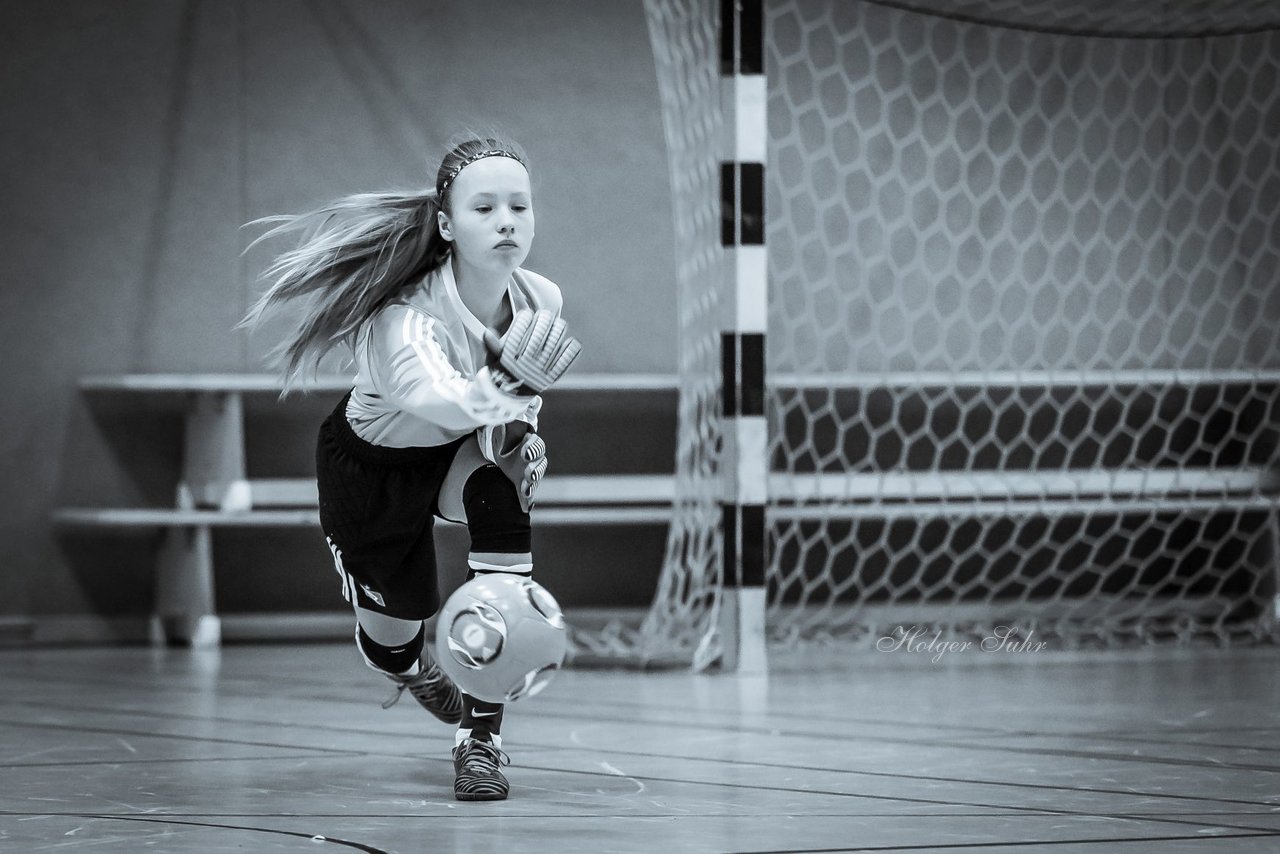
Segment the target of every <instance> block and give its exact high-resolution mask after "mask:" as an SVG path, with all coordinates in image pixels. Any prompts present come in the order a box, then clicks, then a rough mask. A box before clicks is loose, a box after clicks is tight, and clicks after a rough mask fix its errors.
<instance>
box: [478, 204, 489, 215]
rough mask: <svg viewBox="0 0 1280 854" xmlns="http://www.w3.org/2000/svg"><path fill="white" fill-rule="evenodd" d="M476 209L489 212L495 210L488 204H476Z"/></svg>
mask: <svg viewBox="0 0 1280 854" xmlns="http://www.w3.org/2000/svg"><path fill="white" fill-rule="evenodd" d="M476 210H477V211H479V212H480V213H488V212H489V211H491V210H493V208H491V207H489V206H488V205H476Z"/></svg>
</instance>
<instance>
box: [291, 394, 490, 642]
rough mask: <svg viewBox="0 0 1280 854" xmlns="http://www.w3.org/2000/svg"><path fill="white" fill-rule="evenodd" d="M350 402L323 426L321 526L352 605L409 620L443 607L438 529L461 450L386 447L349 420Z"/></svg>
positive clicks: (453, 444) (319, 466) (319, 460)
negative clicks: (444, 490) (445, 489)
mask: <svg viewBox="0 0 1280 854" xmlns="http://www.w3.org/2000/svg"><path fill="white" fill-rule="evenodd" d="M346 408H347V397H344V398H343V399H342V402H341V403H339V404H338V406H337V408H336V409H334V410H333V412H332V413H330V415H329V417H328V418H326V419H325V420H324V423H322V424H321V425H320V435H319V439H318V442H317V444H316V480H317V483H318V485H319V489H320V527H321V528H322V529H323V530H324V534H325V538H326V539H327V540H328V542H329V550H330V551H332V552H333V560H334V565H335V567H336V568H337V570H338V574H339V575H340V576H342V592H343V595H344V596H345V597H346V598H347V601H349V602H352V603H354V604H356V605H359V606H360V607H361V608H367V609H369V610H372V611H379V612H381V613H383V614H386V615H388V616H391V617H399V618H401V619H405V620H425V619H426V618H428V617H430V616H431V615H432V614H434V613H435V612H436V611H437V610H439V608H440V590H439V587H438V586H437V583H436V550H435V538H434V536H433V526H434V524H435V516H436V515H438V513H439V506H438V504H437V498H438V497H439V494H440V486H441V484H443V483H444V478H445V475H446V474H448V472H449V466H450V465H451V464H452V463H453V457H454V455H455V454H456V453H457V452H458V448H460V447H461V446H462V443H463V442H465V441H466V440H467V438H468V437H466V436H464V437H462V438H461V439H457V440H455V441H453V442H450V443H449V444H447V445H439V446H435V447H421V448H388V447H383V446H381V445H374V444H372V443H370V442H366V441H365V440H364V439H361V438H360V437H359V436H357V435H356V433H355V431H354V430H352V429H351V425H350V424H349V423H348V422H347V417H346Z"/></svg>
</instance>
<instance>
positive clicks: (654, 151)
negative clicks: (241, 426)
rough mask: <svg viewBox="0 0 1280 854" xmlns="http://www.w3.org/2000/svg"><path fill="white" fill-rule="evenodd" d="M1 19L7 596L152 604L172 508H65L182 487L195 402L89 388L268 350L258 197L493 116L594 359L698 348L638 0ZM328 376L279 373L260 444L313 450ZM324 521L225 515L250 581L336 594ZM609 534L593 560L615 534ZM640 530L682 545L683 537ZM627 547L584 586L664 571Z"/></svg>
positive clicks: (569, 405) (654, 423)
mask: <svg viewBox="0 0 1280 854" xmlns="http://www.w3.org/2000/svg"><path fill="white" fill-rule="evenodd" d="M0 23H2V24H3V26H2V27H0V38H2V39H3V40H4V41H3V46H2V48H0V56H2V57H3V59H0V62H2V63H3V74H2V75H0V81H2V82H0V86H2V87H3V89H2V90H0V110H2V111H3V112H2V115H3V121H2V122H0V125H2V126H3V128H4V130H3V134H4V136H3V142H2V143H0V157H3V158H4V161H3V166H4V191H3V193H0V206H3V222H4V223H5V228H4V230H3V236H2V237H0V241H3V246H2V247H0V299H2V303H0V318H2V320H0V322H2V323H3V335H2V336H0V339H2V340H3V345H2V346H3V347H4V353H5V356H6V358H5V361H6V363H7V364H8V365H9V370H8V382H7V386H8V393H7V394H5V395H4V397H3V400H2V401H0V437H2V441H3V456H4V474H5V477H4V479H3V482H2V484H0V511H2V512H0V526H2V530H0V543H3V545H0V548H2V549H3V552H0V615H17V614H32V615H37V616H38V615H47V614H134V613H145V612H146V611H147V609H148V607H149V597H150V578H149V568H148V558H149V554H150V551H151V550H152V549H153V548H154V545H155V543H154V537H147V536H134V537H119V536H116V537H110V536H107V537H104V536H103V535H101V534H95V535H83V534H77V535H71V536H68V535H62V534H60V535H55V534H54V532H52V531H51V529H50V526H49V524H48V517H49V513H50V511H51V510H52V509H53V508H54V507H56V506H58V505H61V504H84V503H95V504H101V503H110V504H121V505H132V504H137V503H140V502H147V503H158V504H165V503H168V502H169V501H170V500H171V494H170V489H171V485H172V480H173V477H174V476H175V474H176V470H177V468H176V467H177V465H178V453H179V449H178V442H179V430H178V424H179V421H178V412H179V406H178V402H177V401H173V400H156V401H140V400H139V399H138V398H120V399H116V398H109V397H101V396H96V397H95V396H92V395H84V394H82V393H80V392H78V391H77V390H76V388H75V383H76V379H77V377H79V376H80V375H82V374H86V373H110V372H124V371H143V372H145V371H208V370H217V371H258V370H262V369H263V368H264V367H265V366H264V364H263V354H264V353H265V352H266V351H267V350H269V349H270V347H271V346H272V344H273V343H274V341H273V338H274V335H273V332H276V331H278V329H273V328H272V327H268V328H267V329H265V330H263V331H262V332H260V333H258V334H256V335H254V336H253V337H249V336H246V335H245V334H243V333H242V332H239V331H236V330H234V329H233V325H234V324H235V322H236V320H237V319H238V318H239V317H240V316H241V314H242V313H243V311H244V309H245V306H246V305H247V304H248V302H249V301H250V300H251V299H252V297H253V295H254V294H255V293H256V292H257V289H258V287H259V284H258V282H257V281H256V279H257V274H258V272H259V271H260V270H261V269H262V267H263V266H264V265H265V263H266V262H267V260H268V259H269V257H270V255H271V252H272V251H273V250H277V249H280V248H282V247H280V246H271V247H260V248H257V249H254V250H253V251H251V252H249V253H248V254H247V255H242V251H243V249H244V248H245V246H246V243H247V242H248V240H249V239H250V237H251V236H252V235H253V234H254V233H255V232H253V231H250V230H242V229H240V228H239V226H240V224H241V223H244V222H247V221H249V220H252V219H254V218H256V217H260V216H264V215H268V214H273V213H281V212H291V211H297V210H300V209H303V208H306V207H309V206H313V205H317V204H319V203H321V202H323V201H325V200H327V199H330V198H333V197H336V196H339V195H343V194H346V193H352V192H360V191H366V190H375V189H384V188H389V187H415V186H424V185H429V183H430V182H431V181H432V180H433V176H434V169H435V161H436V160H437V159H438V157H439V155H440V154H441V153H442V150H443V144H444V142H445V140H446V139H447V138H448V137H449V136H450V135H451V134H453V133H454V132H456V131H458V130H461V129H464V128H466V127H487V126H496V127H499V128H501V129H502V130H504V131H507V132H509V133H511V134H513V135H514V136H516V137H517V138H518V139H520V140H521V141H522V142H523V143H524V145H525V146H526V148H527V149H528V151H529V154H530V157H531V160H532V164H533V171H534V187H535V204H536V207H537V215H538V238H537V242H536V246H535V248H534V251H533V254H532V255H531V257H530V260H529V262H528V266H529V267H530V268H532V269H535V270H538V271H539V272H542V273H544V274H546V275H548V276H550V277H551V278H552V279H554V280H556V281H558V282H559V283H560V284H561V287H562V289H563V291H564V293H565V302H566V316H567V317H568V318H569V320H570V322H571V323H572V324H573V325H574V326H575V328H576V331H577V332H578V333H579V334H580V336H581V337H582V338H583V340H584V344H585V347H586V351H585V354H584V356H583V357H582V359H581V361H580V363H579V365H578V366H577V367H575V371H580V372H618V371H642V372H662V373H667V372H671V371H673V370H674V368H675V340H676V339H675V331H674V315H675V298H674V285H673V279H674V272H673V269H674V267H673V259H672V255H671V249H670V247H671V241H672V236H671V227H670V224H669V221H668V220H669V211H670V198H669V193H668V189H667V171H666V157H665V152H664V148H663V136H662V126H661V119H660V114H659V108H658V94H657V85H656V81H655V78H654V69H653V59H652V56H651V53H650V48H649V42H648V34H647V31H646V25H645V20H644V12H643V8H642V4H641V3H640V2H639V0H634V2H604V3H601V2H592V1H591V0H533V2H521V3H510V2H501V0H465V2H441V1H440V0H431V2H425V0H379V2H372V0H334V2H324V3H318V2H303V0H265V2H261V1H260V2H233V0H204V2H198V0H187V2H175V0H154V1H153V2H146V0H127V2H112V3H104V2H92V1H91V0H80V1H79V2H76V0H51V1H50V2H39V3H37V2H25V3H18V2H6V3H4V4H3V5H2V6H0ZM554 403H555V401H549V410H548V413H547V422H548V424H547V430H548V431H549V432H550V433H551V434H552V435H553V437H554V439H553V441H552V458H553V465H557V468H558V470H560V471H574V470H591V469H593V468H595V467H598V466H599V465H601V464H602V463H603V460H602V457H603V456H606V455H607V453H608V450H607V448H606V447H605V446H602V445H600V443H599V442H598V441H595V442H594V443H593V436H594V430H595V428H596V427H597V426H598V424H588V423H587V421H589V420H590V419H589V416H590V415H591V412H592V409H591V407H590V406H589V405H588V404H586V403H585V402H584V401H582V400H565V401H564V403H563V405H562V408H563V410H564V412H565V413H566V414H565V416H564V417H563V418H561V419H559V420H557V418H556V415H555V409H554V408H553V407H552V406H551V405H552V404H554ZM330 405H331V401H302V402H299V403H298V404H297V405H296V406H294V407H293V408H291V409H290V410H289V412H288V413H282V412H281V411H280V410H279V409H278V408H277V407H275V405H274V403H272V401H271V400H270V399H265V400H262V401H255V402H252V403H251V406H250V411H251V430H252V431H253V434H254V436H256V437H257V438H251V440H250V448H249V454H250V465H251V467H252V468H254V469H255V473H263V474H302V473H306V472H307V471H308V470H309V469H308V466H309V464H310V463H309V460H310V456H309V455H310V450H311V436H312V434H313V431H314V423H315V418H316V417H318V416H319V415H320V414H321V413H323V411H324V410H325V409H326V408H327V407H328V406H330ZM623 408H624V412H633V413H634V415H635V417H636V418H638V419H640V420H641V422H643V423H644V424H646V425H649V426H647V427H646V429H647V430H648V432H650V433H653V434H655V435H658V436H662V435H663V434H664V432H665V433H667V434H669V433H670V432H671V431H672V430H673V429H674V424H673V422H672V419H673V416H672V415H671V409H672V401H670V400H668V399H666V398H663V397H662V396H661V395H659V396H652V395H651V396H648V397H646V396H636V397H634V398H632V397H627V398H626V399H625V400H624V401H623ZM632 422H634V419H632V418H622V419H617V420H615V426H619V424H620V425H621V426H620V429H627V427H628V424H629V423H632ZM670 441H671V440H670V439H669V438H660V439H658V440H657V444H654V445H648V444H642V445H641V447H640V448H639V449H638V450H636V451H633V452H632V458H631V459H630V460H624V461H623V470H625V468H627V467H629V468H631V469H633V470H655V471H662V470H664V469H665V470H668V471H669V470H670V469H671V459H672V458H671V448H670ZM557 442H558V443H559V445H558V448H559V453H557V444H556V443H557ZM557 460H558V461H559V462H557ZM593 536H595V535H590V534H589V535H586V537H585V539H586V540H588V541H590V540H591V538H592V537H593ZM297 537H302V539H300V540H298V539H296V538H297ZM315 539H317V538H315V537H314V533H307V534H306V535H305V536H303V533H302V532H294V533H293V534H289V533H287V532H285V533H279V534H271V535H263V536H261V537H258V536H257V535H254V536H253V537H250V536H249V535H243V534H233V535H231V534H229V535H226V536H224V537H221V538H220V540H219V544H218V545H217V548H218V550H219V570H220V577H219V599H220V604H221V606H222V607H223V609H224V610H229V611H234V610H273V609H280V608H289V607H303V608H312V609H314V608H321V607H339V606H340V603H339V602H337V601H336V600H335V599H334V592H333V589H332V588H333V585H331V584H330V579H329V575H328V573H329V569H328V566H327V558H326V557H325V551H324V550H323V548H319V547H318V544H317V543H315V542H314V540H315ZM572 539H574V538H572V537H568V536H566V535H564V534H561V533H556V532H548V533H547V534H545V535H543V540H542V542H541V544H540V547H542V549H543V553H544V554H545V555H546V556H547V557H546V558H545V559H542V562H543V563H547V564H555V563H556V562H557V556H560V557H561V558H562V559H561V560H560V561H559V562H560V563H564V562H565V560H566V559H565V558H563V556H564V555H566V554H568V553H567V552H565V551H563V549H564V548H565V547H566V546H565V545H564V542H565V541H566V540H572ZM596 539H597V540H599V542H598V543H597V544H596V545H595V546H592V547H591V548H592V549H593V551H591V553H590V554H591V558H590V560H591V562H593V563H595V562H598V560H599V559H603V557H602V556H604V555H607V553H608V550H609V545H610V544H609V542H608V537H605V536H604V535H603V533H601V535H600V536H598V537H596ZM639 539H640V540H643V541H644V545H642V546H638V547H637V548H638V550H639V551H640V552H641V553H642V554H641V558H642V560H643V562H644V564H646V565H652V566H651V569H650V570H648V571H652V572H656V570H657V566H656V564H657V562H659V561H660V557H661V543H660V538H659V537H657V536H655V535H653V534H652V533H650V534H647V535H645V536H643V537H640V538H639ZM578 540H579V542H578V545H582V542H581V540H582V538H578ZM614 550H615V551H616V547H615V549H614ZM575 560H577V558H575ZM563 571H564V570H563V569H562V570H561V572H563ZM621 575H622V577H626V578H628V579H629V580H628V581H627V583H625V584H621V585H618V583H617V581H616V580H609V579H608V577H606V576H604V575H602V574H601V573H599V572H598V571H597V572H595V573H586V572H581V573H576V574H575V577H577V578H578V579H579V581H578V582H574V583H573V585H572V590H571V595H570V596H569V598H570V599H572V600H577V601H582V602H590V603H593V604H602V603H607V602H609V601H614V600H619V599H628V598H629V599H631V600H633V601H634V600H645V599H646V598H647V595H648V590H645V589H642V588H643V587H644V586H645V584H646V583H648V582H647V581H646V580H645V579H644V578H643V575H644V572H643V571H642V572H640V574H639V575H638V576H637V574H636V573H622V574H621ZM637 578H639V580H638V581H637V580H636V579H637ZM637 584H638V585H639V587H637V586H636V585H637ZM649 589H651V587H650V588H649Z"/></svg>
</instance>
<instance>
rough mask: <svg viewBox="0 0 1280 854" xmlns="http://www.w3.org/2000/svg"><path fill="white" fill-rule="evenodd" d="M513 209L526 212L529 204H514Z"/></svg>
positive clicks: (517, 211)
mask: <svg viewBox="0 0 1280 854" xmlns="http://www.w3.org/2000/svg"><path fill="white" fill-rule="evenodd" d="M511 209H512V210H513V211H515V212H516V213H524V212H525V211H527V210H528V209H529V206H528V205H512V206H511Z"/></svg>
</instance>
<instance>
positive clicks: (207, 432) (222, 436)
mask: <svg viewBox="0 0 1280 854" xmlns="http://www.w3.org/2000/svg"><path fill="white" fill-rule="evenodd" d="M186 418H187V423H186V430H185V432H184V434H183V436H184V440H183V451H182V486H183V488H185V490H186V493H187V494H188V495H189V496H190V498H191V500H192V501H193V502H194V505H195V506H197V507H220V508H222V509H223V510H248V509H249V507H250V505H251V504H252V498H251V496H250V492H249V482H248V480H246V479H245V462H244V401H243V400H242V399H241V396H240V394H239V392H198V393H195V394H194V395H193V399H192V400H191V402H190V403H189V404H188V408H187V416H186Z"/></svg>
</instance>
